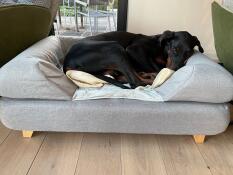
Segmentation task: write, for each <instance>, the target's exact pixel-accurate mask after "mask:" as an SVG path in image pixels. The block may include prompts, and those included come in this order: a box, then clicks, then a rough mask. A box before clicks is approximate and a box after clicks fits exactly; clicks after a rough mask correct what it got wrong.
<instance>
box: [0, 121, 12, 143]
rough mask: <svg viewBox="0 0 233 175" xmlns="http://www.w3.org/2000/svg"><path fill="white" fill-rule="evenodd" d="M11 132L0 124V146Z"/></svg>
mask: <svg viewBox="0 0 233 175" xmlns="http://www.w3.org/2000/svg"><path fill="white" fill-rule="evenodd" d="M10 132H11V130H10V129H8V128H6V127H5V126H4V125H3V124H2V123H1V122H0V145H1V144H2V142H3V141H4V140H5V139H6V138H7V136H8V135H9V134H10Z"/></svg>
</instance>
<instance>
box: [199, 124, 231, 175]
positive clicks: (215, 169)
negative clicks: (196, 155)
mask: <svg viewBox="0 0 233 175" xmlns="http://www.w3.org/2000/svg"><path fill="white" fill-rule="evenodd" d="M198 147H199V150H200V152H201V154H202V155H203V157H204V159H205V161H206V163H207V165H208V166H209V167H210V170H211V172H212V174H213V175H232V174H233V127H232V126H231V127H230V128H229V129H228V130H227V132H226V133H224V134H220V135H217V136H212V137H209V138H208V140H207V141H206V142H205V144H203V145H198Z"/></svg>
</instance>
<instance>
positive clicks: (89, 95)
mask: <svg viewBox="0 0 233 175" xmlns="http://www.w3.org/2000/svg"><path fill="white" fill-rule="evenodd" d="M104 98H127V99H136V100H143V101H157V102H162V101H163V98H162V97H161V96H160V95H159V93H158V92H157V91H156V89H155V88H154V87H152V86H146V87H138V88H136V89H122V88H119V87H117V86H114V85H109V84H106V85H104V86H103V87H101V88H79V89H77V90H76V92H75V93H74V96H73V100H93V99H104Z"/></svg>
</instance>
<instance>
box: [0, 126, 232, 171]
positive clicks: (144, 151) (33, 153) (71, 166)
mask: <svg viewBox="0 0 233 175" xmlns="http://www.w3.org/2000/svg"><path fill="white" fill-rule="evenodd" d="M26 174H28V175H121V174H122V175H149V174H151V175H232V174H233V126H230V127H229V129H228V130H227V131H226V132H225V133H223V134H220V135H217V136H212V137H208V138H207V141H206V142H205V144H202V145H196V144H195V143H194V141H193V139H192V137H191V136H162V135H129V134H82V133H47V132H46V133H45V132H44V133H43V132H39V133H35V134H34V136H33V138H32V139H24V138H22V137H21V132H18V131H11V130H9V129H7V128H5V127H4V126H3V125H2V124H0V175H26Z"/></svg>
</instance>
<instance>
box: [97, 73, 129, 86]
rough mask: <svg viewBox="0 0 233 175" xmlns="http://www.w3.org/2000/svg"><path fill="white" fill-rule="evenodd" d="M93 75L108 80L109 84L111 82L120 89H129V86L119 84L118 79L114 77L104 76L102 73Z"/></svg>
mask: <svg viewBox="0 0 233 175" xmlns="http://www.w3.org/2000/svg"><path fill="white" fill-rule="evenodd" d="M94 76H95V77H97V78H99V79H101V80H104V81H106V82H108V83H110V84H113V85H115V86H117V87H120V88H122V89H131V88H130V87H127V86H125V85H123V84H121V83H120V82H119V81H117V80H115V79H112V78H110V77H107V76H104V75H94Z"/></svg>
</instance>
